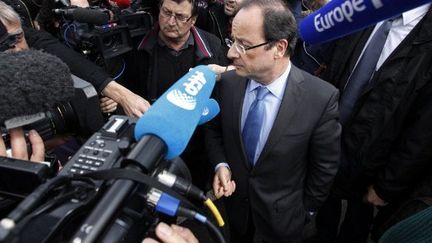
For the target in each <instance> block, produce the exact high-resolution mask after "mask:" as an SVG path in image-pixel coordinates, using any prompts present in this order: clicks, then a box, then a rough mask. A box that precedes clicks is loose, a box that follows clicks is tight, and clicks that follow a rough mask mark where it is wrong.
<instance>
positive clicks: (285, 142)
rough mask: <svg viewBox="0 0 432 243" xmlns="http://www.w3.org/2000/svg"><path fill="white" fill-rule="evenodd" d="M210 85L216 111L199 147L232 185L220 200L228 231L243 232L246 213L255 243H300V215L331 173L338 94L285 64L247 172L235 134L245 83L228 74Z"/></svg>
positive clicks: (322, 192)
mask: <svg viewBox="0 0 432 243" xmlns="http://www.w3.org/2000/svg"><path fill="white" fill-rule="evenodd" d="M217 85H218V87H217V90H216V92H217V93H216V95H215V96H216V98H217V99H218V101H219V105H220V107H221V112H220V114H219V116H218V117H217V118H216V119H214V121H212V123H210V124H209V127H208V130H207V140H206V141H207V148H208V152H209V158H210V161H211V163H212V165H213V166H215V165H216V164H218V163H220V162H227V163H228V164H229V166H230V168H231V171H232V179H233V180H234V181H235V182H236V185H237V189H236V191H235V192H234V194H233V195H232V196H231V197H228V198H226V207H227V213H228V218H229V222H230V227H231V230H235V231H236V232H240V234H243V233H245V230H246V226H247V222H248V221H247V220H248V215H249V210H251V212H252V218H253V222H254V225H255V228H256V235H258V236H259V237H260V238H263V239H265V240H266V241H270V242H281V241H293V240H298V239H300V238H301V234H302V230H303V226H304V224H305V220H306V217H307V211H308V210H316V209H317V208H318V207H319V206H320V204H321V203H322V202H323V201H324V200H325V198H326V196H327V194H328V192H329V190H330V186H331V182H332V180H333V177H334V175H335V174H336V172H337V168H338V160H339V152H340V141H339V138H340V133H341V126H340V124H339V122H338V104H337V101H338V91H337V90H336V89H335V88H334V87H333V86H331V85H329V84H327V83H326V82H324V81H322V80H320V79H318V78H316V77H314V76H312V75H310V74H308V73H306V72H304V71H301V70H300V69H298V68H297V67H295V66H294V65H292V69H291V72H290V73H289V76H288V83H287V86H286V90H285V93H284V97H283V100H282V103H281V106H280V108H279V112H278V115H277V117H276V120H275V121H274V124H273V128H272V130H271V132H270V134H269V137H268V140H267V142H266V144H265V146H264V148H263V151H262V153H261V155H260V157H259V158H258V160H257V162H256V165H255V166H254V168H251V167H250V166H249V164H248V162H247V161H246V156H245V152H244V148H243V143H242V138H241V128H240V120H241V110H242V104H243V98H244V94H245V89H246V85H247V79H246V78H242V77H239V76H237V75H236V74H235V71H231V72H227V73H226V74H224V75H222V78H221V81H220V82H219V83H218V84H217Z"/></svg>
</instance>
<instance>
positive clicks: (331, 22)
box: [300, 0, 432, 44]
mask: <svg viewBox="0 0 432 243" xmlns="http://www.w3.org/2000/svg"><path fill="white" fill-rule="evenodd" d="M431 1H432V0H332V1H330V2H329V3H327V4H326V5H324V6H323V7H322V8H320V9H319V10H317V11H315V12H314V13H312V14H311V15H309V16H308V17H306V18H305V19H304V20H303V21H302V22H301V23H300V35H301V38H302V39H303V40H304V41H305V42H306V43H309V44H319V43H323V42H327V41H331V40H334V39H337V38H339V37H342V36H345V35H348V34H350V33H353V32H355V31H358V30H361V29H363V28H366V27H369V26H371V25H374V24H376V23H378V22H380V21H382V20H385V19H388V18H391V17H394V16H397V15H400V14H402V13H403V12H405V11H408V10H411V9H413V8H416V7H419V6H421V5H423V4H425V3H429V2H431Z"/></svg>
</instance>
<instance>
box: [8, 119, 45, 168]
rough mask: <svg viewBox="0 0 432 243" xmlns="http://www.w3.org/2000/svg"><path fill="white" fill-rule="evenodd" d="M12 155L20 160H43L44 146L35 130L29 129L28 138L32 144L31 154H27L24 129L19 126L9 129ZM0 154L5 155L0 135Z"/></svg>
mask: <svg viewBox="0 0 432 243" xmlns="http://www.w3.org/2000/svg"><path fill="white" fill-rule="evenodd" d="M9 134H10V141H11V142H10V143H11V150H12V157H13V158H15V159H21V160H31V161H35V162H39V161H44V159H45V146H44V143H43V140H42V138H41V137H40V136H39V134H38V133H37V132H36V131H35V130H30V131H29V135H28V139H29V141H30V144H31V146H32V154H31V155H30V156H29V154H28V151H27V144H26V140H25V137H24V131H23V129H22V128H21V127H18V128H13V129H10V130H9ZM0 156H6V146H5V144H4V141H3V139H2V138H1V137H0Z"/></svg>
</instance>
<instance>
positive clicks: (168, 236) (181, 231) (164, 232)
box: [142, 222, 198, 243]
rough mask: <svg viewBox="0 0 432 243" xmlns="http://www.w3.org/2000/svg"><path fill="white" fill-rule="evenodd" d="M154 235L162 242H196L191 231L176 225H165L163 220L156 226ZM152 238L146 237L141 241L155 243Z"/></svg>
mask: <svg viewBox="0 0 432 243" xmlns="http://www.w3.org/2000/svg"><path fill="white" fill-rule="evenodd" d="M156 235H157V237H158V238H159V239H160V240H161V242H162V243H198V240H197V238H195V236H194V235H193V234H192V232H191V231H190V230H189V229H187V228H184V227H180V226H177V225H174V224H173V225H171V226H169V225H167V224H165V223H163V222H161V223H159V224H158V226H156ZM157 242H159V241H156V240H154V239H150V238H146V239H144V240H143V242H142V243H157Z"/></svg>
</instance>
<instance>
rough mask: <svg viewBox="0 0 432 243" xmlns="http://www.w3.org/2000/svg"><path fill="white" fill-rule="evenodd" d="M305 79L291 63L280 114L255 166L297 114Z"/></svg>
mask: <svg viewBox="0 0 432 243" xmlns="http://www.w3.org/2000/svg"><path fill="white" fill-rule="evenodd" d="M303 81H304V76H303V74H302V73H301V71H300V69H298V68H297V67H295V66H294V65H291V71H290V73H289V75H288V83H287V85H286V88H285V92H284V96H283V98H282V102H281V105H280V107H279V111H278V114H277V116H276V119H275V121H274V123H273V127H272V129H271V130H270V134H269V136H268V138H267V142H266V144H265V145H264V148H263V150H262V152H261V155H260V157H259V158H258V160H257V162H256V164H255V167H257V166H258V165H259V164H260V162H261V161H262V160H264V158H265V157H266V156H267V154H268V153H269V152H270V151H271V149H272V147H273V146H274V145H275V144H277V142H278V141H279V139H280V138H281V136H282V135H283V132H282V131H283V130H285V128H286V126H288V125H289V124H290V122H291V120H292V118H293V116H294V115H295V114H296V112H297V110H298V107H299V105H298V104H299V103H300V102H301V100H302V98H303V95H302V94H303V92H304V90H303V87H302V86H301V83H302V82H303Z"/></svg>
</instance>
